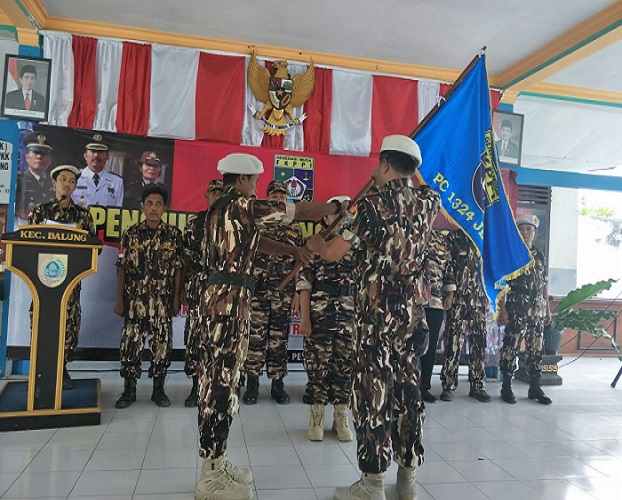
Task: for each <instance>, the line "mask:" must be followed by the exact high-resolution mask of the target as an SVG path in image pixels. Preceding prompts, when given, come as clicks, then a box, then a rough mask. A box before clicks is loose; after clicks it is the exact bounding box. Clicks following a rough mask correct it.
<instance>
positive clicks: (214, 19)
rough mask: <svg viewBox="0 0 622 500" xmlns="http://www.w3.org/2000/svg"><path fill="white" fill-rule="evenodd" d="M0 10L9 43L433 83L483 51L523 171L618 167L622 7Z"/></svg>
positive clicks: (198, 3) (417, 4)
mask: <svg viewBox="0 0 622 500" xmlns="http://www.w3.org/2000/svg"><path fill="white" fill-rule="evenodd" d="M0 10H1V12H0V17H4V23H0V24H6V23H7V22H9V23H11V24H13V25H15V26H16V27H17V31H18V33H19V36H20V43H27V42H25V41H23V40H28V39H31V40H35V41H34V43H35V44H36V35H37V32H39V31H41V30H52V31H67V32H71V33H76V34H84V35H92V36H111V37H115V38H123V39H134V40H143V41H147V42H154V43H167V44H171V45H183V46H192V47H197V48H204V49H209V50H222V51H230V52H243V53H248V52H250V50H252V49H256V50H257V52H258V54H259V55H260V56H265V57H280V58H286V59H290V60H292V59H298V60H308V58H309V57H313V58H314V60H315V62H316V64H318V65H325V66H340V67H346V68H352V69H356V70H368V71H376V72H382V73H389V74H397V75H408V76H413V77H418V78H429V79H435V80H443V81H453V80H454V79H455V78H456V77H457V76H458V75H459V74H460V72H461V71H462V69H463V68H464V67H465V66H466V65H467V64H468V63H469V61H470V60H471V59H472V58H473V56H475V55H476V54H477V53H478V51H479V49H480V48H481V47H483V46H486V47H487V51H486V53H487V65H488V72H489V79H490V82H491V85H492V86H495V87H497V88H500V89H502V90H504V97H503V102H506V103H508V104H514V105H515V112H518V113H523V114H525V129H524V130H525V133H524V142H523V159H524V161H523V163H524V164H525V165H526V166H528V167H540V168H548V169H565V170H575V171H577V170H578V171H589V170H594V169H599V168H605V167H609V166H613V165H622V141H620V140H619V138H620V137H621V136H622V64H620V63H621V62H622V0H589V1H588V0H497V1H493V0H468V1H465V0H443V1H438V0H381V1H378V0H341V1H335V0H313V1H308V0H304V1H302V0H289V1H288V2H284V1H282V0H278V1H277V0H262V1H255V2H249V1H248V0H227V1H226V2H224V1H216V0H207V1H206V0H184V1H183V2H180V1H179V0H132V1H128V0H106V1H101V0H0ZM0 21H1V19H0ZM29 37H30V38H29ZM616 133H617V137H616V136H615V134H616ZM549 136H550V139H549ZM608 138H610V139H611V140H612V141H609V142H608ZM614 142H615V143H614ZM615 144H620V146H616V145H615Z"/></svg>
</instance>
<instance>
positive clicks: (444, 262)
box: [421, 230, 456, 403]
mask: <svg viewBox="0 0 622 500" xmlns="http://www.w3.org/2000/svg"><path fill="white" fill-rule="evenodd" d="M450 262H451V254H450V253H449V248H448V246H447V233H446V232H445V231H438V230H434V231H432V234H431V236H430V241H429V242H428V250H427V256H426V264H425V277H426V281H427V284H428V286H429V288H430V292H429V294H430V298H429V301H428V305H427V306H426V307H425V318H426V320H427V322H428V328H429V331H430V341H429V343H428V351H427V352H426V353H425V355H423V356H421V399H423V400H424V401H425V402H426V403H434V402H436V401H437V399H438V398H437V397H436V396H435V395H434V394H432V393H431V392H430V389H431V388H432V384H431V381H432V370H433V369H434V360H435V358H436V344H437V343H438V335H439V332H440V330H441V325H442V323H443V314H444V312H445V311H448V310H449V309H451V305H452V303H453V299H454V293H455V291H456V282H455V280H454V277H453V274H452V273H451V270H450V266H449V264H450Z"/></svg>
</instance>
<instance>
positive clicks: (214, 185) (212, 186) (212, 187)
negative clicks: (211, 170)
mask: <svg viewBox="0 0 622 500" xmlns="http://www.w3.org/2000/svg"><path fill="white" fill-rule="evenodd" d="M219 189H220V190H221V191H222V190H223V189H224V188H223V185H222V180H221V179H212V180H211V181H210V183H209V186H207V192H208V193H210V192H212V191H218V190H219Z"/></svg>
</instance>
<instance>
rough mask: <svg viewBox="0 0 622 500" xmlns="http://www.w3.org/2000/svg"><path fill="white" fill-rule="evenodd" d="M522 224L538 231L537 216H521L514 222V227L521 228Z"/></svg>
mask: <svg viewBox="0 0 622 500" xmlns="http://www.w3.org/2000/svg"><path fill="white" fill-rule="evenodd" d="M523 224H529V225H530V226H533V227H535V228H536V229H538V226H539V225H540V219H538V216H537V215H523V216H522V217H519V218H518V219H517V220H516V226H517V227H518V226H522V225H523Z"/></svg>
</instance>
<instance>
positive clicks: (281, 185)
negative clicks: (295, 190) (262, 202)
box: [266, 180, 287, 196]
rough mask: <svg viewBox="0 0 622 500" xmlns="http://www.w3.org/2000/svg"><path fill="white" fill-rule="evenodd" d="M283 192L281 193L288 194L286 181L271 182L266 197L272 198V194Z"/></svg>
mask: <svg viewBox="0 0 622 500" xmlns="http://www.w3.org/2000/svg"><path fill="white" fill-rule="evenodd" d="M277 191H281V193H285V194H287V183H286V182H285V181H277V180H274V181H270V184H268V189H267V190H266V196H270V195H271V194H272V193H276V192H277Z"/></svg>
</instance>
